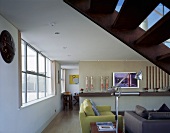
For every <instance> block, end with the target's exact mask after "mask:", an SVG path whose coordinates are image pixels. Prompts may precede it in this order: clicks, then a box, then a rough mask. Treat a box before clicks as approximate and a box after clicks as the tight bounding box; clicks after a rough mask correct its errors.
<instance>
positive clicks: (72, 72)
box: [66, 69, 80, 95]
mask: <svg viewBox="0 0 170 133" xmlns="http://www.w3.org/2000/svg"><path fill="white" fill-rule="evenodd" d="M69 75H79V70H78V69H66V91H69V92H71V93H72V95H74V93H79V84H69ZM79 77H80V75H79Z"/></svg>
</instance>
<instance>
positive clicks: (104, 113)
mask: <svg viewBox="0 0 170 133" xmlns="http://www.w3.org/2000/svg"><path fill="white" fill-rule="evenodd" d="M100 115H114V114H113V113H112V112H111V111H105V112H100Z"/></svg>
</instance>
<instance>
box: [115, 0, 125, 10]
mask: <svg viewBox="0 0 170 133" xmlns="http://www.w3.org/2000/svg"><path fill="white" fill-rule="evenodd" d="M123 2H124V0H119V1H118V3H117V6H116V9H115V10H116V11H117V12H119V11H120V9H121V7H122V5H123Z"/></svg>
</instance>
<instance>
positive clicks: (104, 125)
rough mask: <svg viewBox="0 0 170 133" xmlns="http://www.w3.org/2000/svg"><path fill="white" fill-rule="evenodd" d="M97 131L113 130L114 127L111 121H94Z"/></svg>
mask: <svg viewBox="0 0 170 133" xmlns="http://www.w3.org/2000/svg"><path fill="white" fill-rule="evenodd" d="M96 125H97V128H98V131H115V130H116V128H115V126H114V125H113V123H112V122H96Z"/></svg>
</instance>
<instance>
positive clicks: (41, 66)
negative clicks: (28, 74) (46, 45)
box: [38, 54, 45, 75]
mask: <svg viewBox="0 0 170 133" xmlns="http://www.w3.org/2000/svg"><path fill="white" fill-rule="evenodd" d="M38 67H39V73H40V74H44V75H45V58H44V56H42V55H41V54H38Z"/></svg>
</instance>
